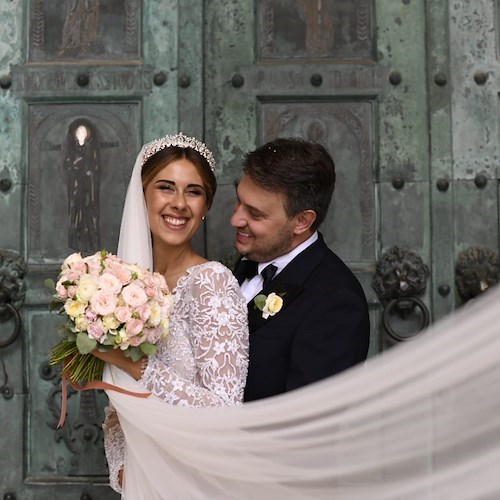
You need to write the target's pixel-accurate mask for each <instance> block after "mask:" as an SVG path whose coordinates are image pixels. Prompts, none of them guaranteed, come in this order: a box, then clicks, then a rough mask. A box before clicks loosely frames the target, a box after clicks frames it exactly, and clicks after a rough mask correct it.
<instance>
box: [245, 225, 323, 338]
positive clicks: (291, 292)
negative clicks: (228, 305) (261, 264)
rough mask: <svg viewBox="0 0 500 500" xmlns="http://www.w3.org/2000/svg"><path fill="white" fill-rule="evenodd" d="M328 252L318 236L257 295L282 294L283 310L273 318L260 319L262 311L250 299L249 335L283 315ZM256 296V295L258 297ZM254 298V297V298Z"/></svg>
mask: <svg viewBox="0 0 500 500" xmlns="http://www.w3.org/2000/svg"><path fill="white" fill-rule="evenodd" d="M327 252H328V247H327V246H326V244H325V242H324V241H323V238H322V236H321V234H318V240H317V241H315V242H314V243H313V244H312V245H311V246H309V247H307V248H306V249H305V250H304V251H303V252H301V253H300V254H299V255H297V256H296V257H295V258H294V259H293V260H292V261H291V262H289V263H288V265H287V266H286V267H285V268H284V269H283V271H281V272H280V273H279V274H278V275H277V276H276V277H275V278H274V279H272V280H271V281H270V282H269V284H268V285H267V287H265V288H264V289H263V290H262V291H260V292H259V294H264V295H266V296H267V295H269V294H270V293H272V292H275V293H276V294H278V295H279V294H282V293H283V294H284V295H283V296H282V299H283V308H282V309H281V311H279V312H278V313H276V315H275V316H269V317H268V318H267V319H264V318H263V317H262V311H261V310H259V309H258V308H257V307H256V306H255V303H254V299H252V300H251V301H250V302H249V303H248V326H249V330H250V333H252V332H254V331H255V330H257V329H258V328H260V327H261V326H263V325H264V324H267V323H268V322H270V321H272V320H273V319H274V317H277V316H279V315H280V314H284V313H285V312H286V308H287V307H290V305H291V304H292V303H293V301H294V300H295V299H296V298H297V297H298V296H299V295H300V293H301V292H302V290H303V284H304V282H305V280H306V279H307V277H308V276H309V275H310V274H311V272H312V271H313V270H314V269H315V268H316V267H317V266H318V265H320V263H321V261H322V260H323V258H324V256H325V255H326V253H327ZM259 294H258V295H259ZM254 298H255V297H254Z"/></svg>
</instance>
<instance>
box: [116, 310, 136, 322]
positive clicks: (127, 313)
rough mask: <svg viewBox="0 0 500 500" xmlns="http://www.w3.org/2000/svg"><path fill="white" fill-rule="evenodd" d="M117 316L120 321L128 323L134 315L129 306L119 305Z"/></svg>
mask: <svg viewBox="0 0 500 500" xmlns="http://www.w3.org/2000/svg"><path fill="white" fill-rule="evenodd" d="M115 317H116V319H117V320H118V321H119V322H120V323H126V322H127V321H128V320H129V319H130V318H131V317H132V311H131V310H130V309H129V308H128V307H123V306H119V307H117V308H116V309H115Z"/></svg>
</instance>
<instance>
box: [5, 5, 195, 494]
mask: <svg viewBox="0 0 500 500" xmlns="http://www.w3.org/2000/svg"><path fill="white" fill-rule="evenodd" d="M23 11H24V12H23ZM180 12H181V10H180V9H179V8H178V3H177V1H162V2H153V3H143V2H141V1H139V0H126V1H117V0H109V1H101V2H97V1H95V2H92V1H91V2H88V1H82V0H75V1H73V2H67V1H65V0H55V1H51V2H46V1H43V0H33V1H31V2H23V1H21V0H15V1H13V2H9V6H7V5H6V4H5V5H3V4H2V6H1V7H0V16H1V20H2V26H3V29H4V30H5V33H6V37H5V39H3V42H4V43H3V45H2V51H1V54H2V55H1V56H0V64H1V71H0V89H1V90H0V92H1V99H2V106H1V107H0V118H1V119H2V121H1V123H2V125H0V127H1V132H2V133H1V134H0V141H1V142H2V146H3V148H2V149H3V151H5V154H4V155H3V160H2V163H1V164H0V189H1V191H0V209H1V215H0V217H1V219H2V226H3V231H2V236H1V237H0V238H1V241H0V248H11V249H15V250H17V251H18V252H20V253H21V254H22V255H23V257H24V259H25V260H26V262H27V265H28V273H27V274H26V276H25V277H24V281H25V284H26V289H27V292H26V296H25V300H24V303H23V304H22V309H21V318H22V334H21V336H20V338H18V339H17V340H16V341H15V342H13V343H12V344H11V345H9V346H8V347H5V348H0V357H1V360H0V387H2V392H1V393H0V417H1V418H2V423H3V424H4V432H3V433H2V438H0V443H1V447H2V450H9V451H8V453H3V454H2V456H1V457H0V466H1V469H2V472H1V473H0V495H1V496H2V498H4V497H5V498H23V499H27V500H29V499H35V498H36V499H37V500H38V499H41V500H43V499H51V500H52V499H59V498H60V499H67V498H88V499H90V498H99V499H107V498H109V499H111V498H118V495H117V494H116V493H114V492H113V491H112V490H111V489H110V488H109V486H108V485H107V482H108V475H107V467H106V463H105V457H104V453H103V438H102V430H101V424H102V421H103V408H104V405H105V404H106V398H105V395H104V394H103V393H102V392H100V391H86V392H78V393H75V392H74V391H72V390H70V393H69V399H68V412H67V417H66V422H65V425H64V426H63V427H62V428H61V429H57V428H56V426H57V421H58V417H59V413H60V406H61V380H60V375H59V373H58V371H57V370H55V369H54V368H52V367H50V366H49V365H48V351H49V348H50V346H51V345H53V344H55V343H56V342H57V340H58V336H57V325H58V323H59V322H60V321H61V318H60V317H58V316H57V315H56V314H50V313H49V311H48V303H49V302H50V294H49V292H48V290H47V289H46V288H45V286H44V280H45V279H47V278H51V279H55V277H56V276H57V273H58V270H59V266H60V263H61V261H62V260H63V259H64V257H66V256H67V255H68V254H69V253H71V252H74V251H82V252H83V253H92V252H95V251H97V250H99V249H100V248H106V249H108V250H110V251H115V249H116V244H117V239H118V232H119V225H120V214H121V209H122V205H123V201H124V198H125V190H126V186H127V183H128V179H129V175H130V172H131V169H132V167H133V163H134V160H135V157H136V154H137V152H138V150H139V148H140V145H141V144H142V142H143V141H147V140H151V139H153V138H156V137H158V136H160V135H164V134H166V133H173V132H176V131H177V130H178V126H179V123H181V125H182V126H183V131H184V132H185V133H195V134H197V135H202V132H203V121H202V120H201V121H200V120H199V114H195V112H194V111H193V110H194V109H197V110H199V109H200V106H199V104H200V102H201V99H202V97H201V90H200V89H201V88H202V82H201V78H199V76H198V75H199V73H200V72H199V68H200V67H201V66H202V64H203V58H202V52H201V46H202V42H201V40H202V36H203V35H202V33H203V31H202V29H201V25H200V22H201V15H202V11H200V10H198V11H196V15H194V14H192V13H191V12H190V11H184V10H182V15H181V13H180ZM193 12H195V10H193ZM179 26H183V28H185V29H186V31H187V32H184V33H183V35H182V36H181V35H180V34H179ZM189 32H191V33H189ZM23 33H24V34H26V36H23ZM193 33H197V34H198V35H197V36H192V34H193ZM14 34H17V35H14ZM24 39H26V40H27V42H26V45H24V43H23V40H24ZM179 43H182V47H183V49H184V50H185V54H186V53H187V52H189V55H188V57H187V58H183V60H182V63H181V64H179V63H178V50H179ZM4 49H5V50H4ZM186 68H193V70H194V71H195V75H197V76H198V79H196V78H194V77H193V78H192V85H189V86H186V87H185V88H183V87H182V86H181V85H180V84H178V81H179V78H178V72H179V71H181V70H183V71H184V70H185V69H186ZM180 90H183V91H184V90H185V91H184V93H183V97H182V98H181V96H180ZM183 99H184V100H183ZM190 99H194V102H192V103H191V106H192V107H193V110H191V111H189V112H188V111H186V114H185V115H184V117H183V118H182V119H181V118H180V116H179V103H180V104H181V105H184V104H185V102H187V101H189V100H190ZM82 137H83V139H82ZM79 141H81V142H79ZM198 244H200V245H201V247H202V245H203V236H200V238H199V242H198ZM201 251H203V247H202V248H201ZM0 321H1V326H0V327H1V331H0V341H1V340H3V339H4V335H5V334H4V332H5V331H6V330H8V329H9V328H10V323H11V322H12V320H10V319H8V318H6V317H5V314H3V315H1V317H0ZM3 363H4V365H3ZM4 368H5V369H4ZM4 374H5V376H4Z"/></svg>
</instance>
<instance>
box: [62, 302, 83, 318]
mask: <svg viewBox="0 0 500 500" xmlns="http://www.w3.org/2000/svg"><path fill="white" fill-rule="evenodd" d="M64 310H65V311H66V314H67V315H68V316H69V317H70V318H72V319H74V318H77V317H79V316H83V315H84V314H85V304H84V303H83V302H80V301H79V300H67V301H66V303H65V304H64Z"/></svg>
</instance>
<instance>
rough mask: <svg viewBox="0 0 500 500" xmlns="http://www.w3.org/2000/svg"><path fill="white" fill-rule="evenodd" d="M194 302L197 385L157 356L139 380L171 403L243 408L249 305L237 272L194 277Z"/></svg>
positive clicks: (210, 270) (220, 270)
mask: <svg viewBox="0 0 500 500" xmlns="http://www.w3.org/2000/svg"><path fill="white" fill-rule="evenodd" d="M193 281H194V284H193V285H192V287H191V289H190V292H191V294H190V295H189V296H188V297H186V300H189V301H190V302H189V304H190V306H189V312H188V314H189V318H187V320H188V321H189V325H190V334H191V336H192V338H191V344H192V347H193V354H194V358H195V363H196V366H197V372H198V377H197V378H198V381H197V383H192V382H191V381H190V380H186V379H184V378H183V377H181V376H180V375H179V374H178V373H177V372H176V371H175V370H174V369H173V368H172V367H171V366H169V365H168V364H166V363H165V362H163V361H162V360H161V359H160V358H159V357H156V356H151V357H150V358H149V359H148V364H147V366H146V369H145V370H144V373H143V377H142V379H141V380H140V381H139V383H141V384H142V385H143V386H145V387H146V389H147V390H148V391H150V392H152V393H153V394H155V395H156V396H158V397H159V398H161V399H163V400H164V401H166V402H168V403H170V404H176V405H183V406H225V405H233V404H241V403H242V401H243V390H244V388H245V382H246V375H247V368H248V324H247V307H246V303H245V300H244V298H243V296H242V295H241V292H240V288H239V285H238V283H237V281H236V280H235V278H234V277H233V275H232V274H231V272H230V271H229V270H228V269H227V268H225V267H223V266H222V265H217V266H214V267H207V268H205V269H203V270H202V272H199V273H198V274H197V275H196V276H195V277H194V280H193Z"/></svg>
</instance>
